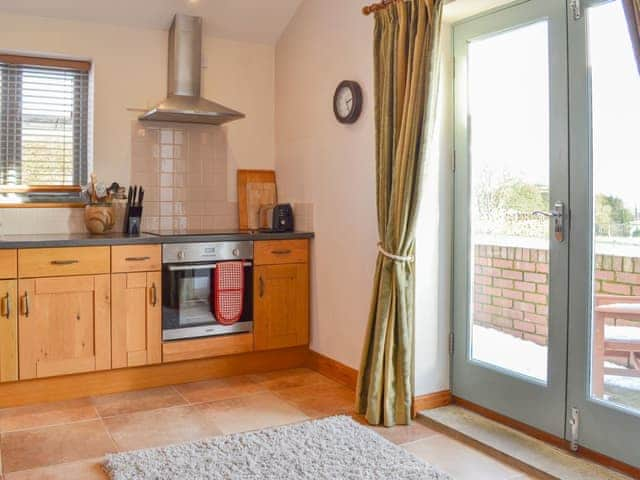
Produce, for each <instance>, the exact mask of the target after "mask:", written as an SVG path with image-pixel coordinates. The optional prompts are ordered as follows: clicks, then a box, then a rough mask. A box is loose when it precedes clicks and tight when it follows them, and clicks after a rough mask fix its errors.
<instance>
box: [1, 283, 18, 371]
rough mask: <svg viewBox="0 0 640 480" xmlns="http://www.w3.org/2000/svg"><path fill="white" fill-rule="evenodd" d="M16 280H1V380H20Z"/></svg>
mask: <svg viewBox="0 0 640 480" xmlns="http://www.w3.org/2000/svg"><path fill="white" fill-rule="evenodd" d="M16 291H17V281H16V280H0V382H13V381H15V380H18V313H17V311H18V309H17V308H16V298H17V297H16Z"/></svg>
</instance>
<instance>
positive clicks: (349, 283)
mask: <svg viewBox="0 0 640 480" xmlns="http://www.w3.org/2000/svg"><path fill="white" fill-rule="evenodd" d="M361 7H362V2H361V1H359V0H348V1H345V0H306V1H305V2H304V3H303V4H302V5H301V6H300V8H299V9H298V12H297V13H296V15H295V16H294V18H293V20H292V21H291V23H290V24H289V26H288V28H287V29H286V30H285V32H284V34H283V35H282V37H281V38H280V41H279V42H278V44H277V46H276V157H277V158H276V170H277V173H278V181H279V189H280V192H281V194H282V196H283V197H284V198H285V199H287V200H290V201H294V202H309V203H312V204H313V207H314V229H315V232H316V238H315V240H314V242H313V245H314V251H313V263H312V269H313V271H312V287H311V288H312V331H311V348H312V349H313V350H315V351H317V352H319V353H321V354H323V355H326V356H328V357H331V358H334V359H336V360H338V361H340V362H342V363H345V364H346V365H349V366H351V367H354V368H358V367H359V363H360V355H361V349H362V345H363V340H364V333H365V328H366V325H367V317H368V313H369V306H370V302H371V290H372V279H373V270H374V266H375V261H376V243H377V240H378V235H377V227H376V222H377V220H376V197H375V150H374V145H375V131H374V118H373V114H374V112H373V108H374V106H373V98H372V96H373V60H372V57H373V52H372V48H373V47H372V45H373V44H372V41H373V40H372V37H373V25H374V19H373V18H372V17H370V16H369V17H366V16H364V15H362V13H361ZM345 79H348V80H356V81H358V82H359V83H360V84H361V85H362V88H363V93H364V108H363V113H362V116H361V118H360V120H359V121H358V122H357V123H356V124H354V125H351V126H344V125H341V124H339V123H338V122H337V121H336V119H335V117H334V115H333V110H332V98H333V93H334V90H335V88H336V86H337V85H338V83H339V82H340V81H341V80H345ZM444 97H445V98H446V94H445V95H444ZM436 150H439V151H441V152H442V153H443V155H442V157H440V156H438V158H434V159H430V162H429V171H428V177H427V186H426V188H427V191H426V193H427V197H426V203H427V204H428V207H430V208H426V209H425V210H424V212H425V214H426V216H423V222H422V224H421V225H422V228H421V230H420V238H419V241H420V242H419V244H418V250H419V252H418V255H419V265H418V272H419V276H420V280H419V282H418V286H417V287H418V293H417V301H418V308H417V318H416V323H417V329H416V334H417V337H416V345H417V348H416V361H417V362H416V372H417V377H416V393H417V394H418V395H421V394H424V393H430V392H435V391H439V390H443V389H446V388H448V386H449V376H448V352H447V342H448V334H449V305H448V302H449V299H448V283H449V277H448V266H449V260H448V257H449V255H450V250H449V248H448V247H447V244H448V243H449V238H448V237H447V235H449V234H450V232H449V230H448V219H447V216H446V215H443V209H446V208H448V207H447V204H446V203H442V205H440V203H439V202H445V199H446V197H447V195H448V194H449V193H448V192H447V191H445V190H443V189H444V188H445V187H446V185H447V184H448V182H449V181H450V170H448V169H447V166H446V165H447V164H448V162H449V160H450V158H449V156H448V152H449V151H448V147H447V143H446V141H444V142H443V143H442V145H438V146H436ZM440 158H442V160H440ZM441 163H442V165H441ZM443 245H444V247H443ZM445 286H446V288H445Z"/></svg>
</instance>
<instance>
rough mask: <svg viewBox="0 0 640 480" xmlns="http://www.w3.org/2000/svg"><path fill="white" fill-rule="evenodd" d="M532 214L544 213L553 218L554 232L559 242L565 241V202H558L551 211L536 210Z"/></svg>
mask: <svg viewBox="0 0 640 480" xmlns="http://www.w3.org/2000/svg"><path fill="white" fill-rule="evenodd" d="M531 214H532V215H543V216H545V217H547V218H550V219H553V234H554V236H555V238H556V240H557V241H558V242H563V241H564V223H565V208H564V203H562V202H556V203H555V204H554V205H553V208H552V209H551V211H550V212H544V211H542V210H535V211H533V212H531Z"/></svg>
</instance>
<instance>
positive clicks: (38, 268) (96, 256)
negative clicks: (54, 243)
mask: <svg viewBox="0 0 640 480" xmlns="http://www.w3.org/2000/svg"><path fill="white" fill-rule="evenodd" d="M110 270H111V265H110V258H109V247H64V248H33V249H21V250H18V275H19V276H20V278H37V277H58V276H65V275H99V274H103V273H109V272H110Z"/></svg>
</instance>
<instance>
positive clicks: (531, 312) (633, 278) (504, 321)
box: [473, 245, 640, 345]
mask: <svg viewBox="0 0 640 480" xmlns="http://www.w3.org/2000/svg"><path fill="white" fill-rule="evenodd" d="M548 258H549V254H548V251H547V250H541V249H532V248H517V247H502V246H495V245H476V247H475V275H474V317H473V321H474V323H475V324H476V325H482V326H485V327H490V328H494V329H497V330H500V331H503V332H505V333H509V334H510V335H513V336H516V337H518V338H523V339H525V340H529V341H533V342H536V343H538V344H540V345H546V344H547V336H548V313H549V308H548V294H549V261H548ZM595 291H596V294H598V293H603V294H614V295H640V258H631V257H620V256H613V255H596V274H595ZM607 323H610V324H611V323H615V324H617V325H634V326H640V321H639V322H632V321H628V320H627V321H625V320H620V319H617V320H616V319H607Z"/></svg>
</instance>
